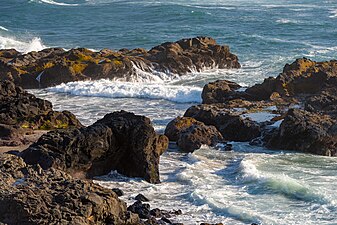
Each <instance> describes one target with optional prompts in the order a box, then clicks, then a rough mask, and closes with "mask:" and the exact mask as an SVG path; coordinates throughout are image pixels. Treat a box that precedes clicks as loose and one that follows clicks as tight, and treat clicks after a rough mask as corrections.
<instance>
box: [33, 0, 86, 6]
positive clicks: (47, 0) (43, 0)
mask: <svg viewBox="0 0 337 225" xmlns="http://www.w3.org/2000/svg"><path fill="white" fill-rule="evenodd" d="M30 2H38V3H44V4H49V5H57V6H78V5H79V4H71V3H64V2H56V1H53V0H31V1H30Z"/></svg>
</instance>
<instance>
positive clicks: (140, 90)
mask: <svg viewBox="0 0 337 225" xmlns="http://www.w3.org/2000/svg"><path fill="white" fill-rule="evenodd" d="M48 91H51V92H57V93H69V94H72V95H77V96H91V97H105V98H146V99H165V100H168V101H173V102H178V103H187V102H196V103H198V102H201V97H200V95H201V91H202V89H201V88H199V87H191V86H174V85H164V84H156V83H153V84H149V83H133V82H130V83H128V82H116V81H111V80H98V81H79V82H70V83H67V84H60V85H58V86H56V87H51V88H48Z"/></svg>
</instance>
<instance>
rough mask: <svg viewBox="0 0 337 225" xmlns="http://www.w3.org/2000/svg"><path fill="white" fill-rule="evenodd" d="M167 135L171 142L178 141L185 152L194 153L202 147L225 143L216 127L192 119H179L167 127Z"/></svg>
mask: <svg viewBox="0 0 337 225" xmlns="http://www.w3.org/2000/svg"><path fill="white" fill-rule="evenodd" d="M165 135H166V136H167V137H168V138H169V140H170V141H176V142H177V145H178V147H179V148H180V149H181V150H182V151H184V152H193V151H194V150H197V149H199V148H200V147H201V145H208V146H214V145H216V144H217V143H219V142H222V141H223V137H222V135H221V134H220V132H219V131H218V130H217V129H216V128H215V127H214V126H207V125H205V124H204V123H203V122H200V121H197V120H196V119H194V118H191V117H177V118H175V119H174V120H172V121H171V122H169V124H168V125H167V126H166V129H165Z"/></svg>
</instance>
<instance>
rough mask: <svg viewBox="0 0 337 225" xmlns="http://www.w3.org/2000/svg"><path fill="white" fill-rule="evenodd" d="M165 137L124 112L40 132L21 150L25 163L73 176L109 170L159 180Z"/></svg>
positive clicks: (95, 174) (137, 117)
mask: <svg viewBox="0 0 337 225" xmlns="http://www.w3.org/2000/svg"><path fill="white" fill-rule="evenodd" d="M167 147H168V139H167V137H166V136H164V135H158V134H156V132H155V131H154V129H153V127H152V125H151V122H150V119H148V118H146V117H144V116H137V115H135V114H133V113H128V112H125V111H120V112H114V113H110V114H107V115H106V116H104V118H103V119H101V120H98V121H97V122H96V123H94V124H93V125H91V126H89V127H86V128H80V129H68V130H57V131H52V132H49V133H47V134H45V135H43V136H42V137H41V138H40V139H39V140H38V141H37V142H36V143H35V144H33V145H31V146H30V147H29V148H28V149H26V150H25V151H23V152H22V157H23V158H24V159H25V161H26V162H27V163H28V164H39V165H41V167H42V168H44V169H48V168H51V167H53V168H57V169H61V170H63V171H68V172H69V173H70V174H72V175H73V176H84V177H93V176H97V175H104V174H107V173H109V172H110V171H111V170H117V171H118V172H120V173H122V174H124V175H126V176H131V177H142V178H144V179H145V180H147V181H149V182H151V183H158V182H159V169H158V165H159V156H160V155H161V154H162V153H163V152H164V151H165V150H166V149H167Z"/></svg>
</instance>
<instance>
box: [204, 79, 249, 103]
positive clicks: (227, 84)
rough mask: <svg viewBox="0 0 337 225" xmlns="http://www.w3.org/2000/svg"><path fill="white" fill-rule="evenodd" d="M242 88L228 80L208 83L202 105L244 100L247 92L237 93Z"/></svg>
mask: <svg viewBox="0 0 337 225" xmlns="http://www.w3.org/2000/svg"><path fill="white" fill-rule="evenodd" d="M240 87H241V86H240V85H238V84H237V83H234V82H231V81H228V80H217V81H215V82H211V83H208V84H206V85H205V86H204V89H203V90H202V94H201V97H202V103H204V104H212V103H223V102H226V101H228V100H232V99H237V98H244V95H245V92H237V91H236V90H237V89H239V88H240Z"/></svg>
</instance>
